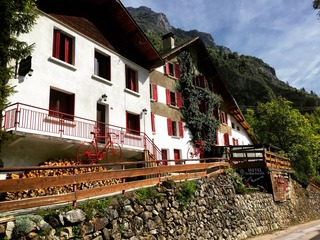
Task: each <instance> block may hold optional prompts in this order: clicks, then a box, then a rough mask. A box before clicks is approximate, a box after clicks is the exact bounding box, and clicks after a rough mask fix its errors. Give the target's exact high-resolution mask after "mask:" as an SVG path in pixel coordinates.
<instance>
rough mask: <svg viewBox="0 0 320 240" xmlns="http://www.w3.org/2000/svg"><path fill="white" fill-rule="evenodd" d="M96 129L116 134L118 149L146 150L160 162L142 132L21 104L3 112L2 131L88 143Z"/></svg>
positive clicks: (157, 149)
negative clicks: (133, 148)
mask: <svg viewBox="0 0 320 240" xmlns="http://www.w3.org/2000/svg"><path fill="white" fill-rule="evenodd" d="M98 127H99V128H103V129H104V130H105V131H107V132H114V133H116V134H117V135H118V136H119V138H118V139H114V140H113V141H114V142H117V143H118V144H120V146H121V147H124V146H127V147H135V148H141V149H147V150H148V151H149V152H150V153H151V154H153V155H154V156H155V158H156V159H158V160H161V159H162V157H161V155H162V154H161V150H160V149H159V148H158V147H157V146H156V145H155V144H154V142H153V141H152V140H151V139H150V138H149V137H148V136H147V135H146V134H145V133H143V132H139V131H135V130H132V129H126V128H123V127H119V126H115V125H111V124H106V123H102V122H97V121H93V120H90V119H86V118H82V117H77V116H74V115H69V114H65V113H61V112H57V111H53V110H49V109H44V108H39V107H35V106H31V105H27V104H23V103H15V104H13V105H11V106H9V107H8V108H7V109H6V110H5V113H4V117H3V126H2V129H4V130H6V131H21V132H27V133H34V134H40V135H48V136H54V137H59V138H65V139H73V140H79V141H91V139H92V137H93V136H92V135H91V134H90V133H91V132H93V131H95V129H96V128H98Z"/></svg>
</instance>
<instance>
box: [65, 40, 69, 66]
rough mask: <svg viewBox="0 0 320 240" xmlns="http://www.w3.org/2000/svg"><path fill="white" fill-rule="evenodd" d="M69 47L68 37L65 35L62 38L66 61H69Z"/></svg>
mask: <svg viewBox="0 0 320 240" xmlns="http://www.w3.org/2000/svg"><path fill="white" fill-rule="evenodd" d="M69 47H70V39H69V38H67V37H66V38H65V39H64V61H65V62H67V63H70V59H69Z"/></svg>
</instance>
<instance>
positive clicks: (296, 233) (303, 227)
mask: <svg viewBox="0 0 320 240" xmlns="http://www.w3.org/2000/svg"><path fill="white" fill-rule="evenodd" d="M248 240H320V220H316V221H312V222H308V223H304V224H300V225H296V226H292V227H289V228H287V229H285V230H281V231H277V232H274V233H272V234H266V235H260V236H257V237H253V238H249V239H248Z"/></svg>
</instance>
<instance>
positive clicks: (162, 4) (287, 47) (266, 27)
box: [121, 0, 320, 96]
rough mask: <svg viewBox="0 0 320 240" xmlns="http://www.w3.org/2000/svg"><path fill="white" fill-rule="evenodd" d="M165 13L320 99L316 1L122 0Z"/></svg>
mask: <svg viewBox="0 0 320 240" xmlns="http://www.w3.org/2000/svg"><path fill="white" fill-rule="evenodd" d="M121 2H122V3H123V5H124V6H126V7H128V6H131V7H139V6H147V7H149V8H151V9H152V10H153V11H154V12H161V13H164V14H165V15H166V16H167V18H168V20H169V22H170V23H171V25H172V26H174V27H176V28H181V29H183V30H192V29H197V30H199V31H202V32H207V33H210V34H211V35H212V37H213V38H214V40H215V42H216V44H218V45H224V46H226V47H228V48H230V49H231V50H232V51H234V52H237V53H238V54H244V55H249V56H255V57H258V58H261V59H262V60H263V61H264V62H266V63H267V64H269V65H270V66H271V67H273V68H274V69H275V70H276V74H277V77H278V78H279V79H280V80H282V81H284V82H289V84H290V85H291V86H293V87H296V88H298V89H300V88H305V89H306V90H307V91H308V92H310V91H311V90H312V91H314V92H316V93H317V95H318V96H320V84H319V81H320V20H319V18H318V16H317V11H315V10H313V8H312V0H271V1H270V0H227V1H226V0H192V1H191V0H189V1H188V0H121Z"/></svg>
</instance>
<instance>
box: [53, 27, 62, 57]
mask: <svg viewBox="0 0 320 240" xmlns="http://www.w3.org/2000/svg"><path fill="white" fill-rule="evenodd" d="M59 53H60V31H59V30H54V32H53V52H52V55H53V57H55V58H59V55H60V54H59Z"/></svg>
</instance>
